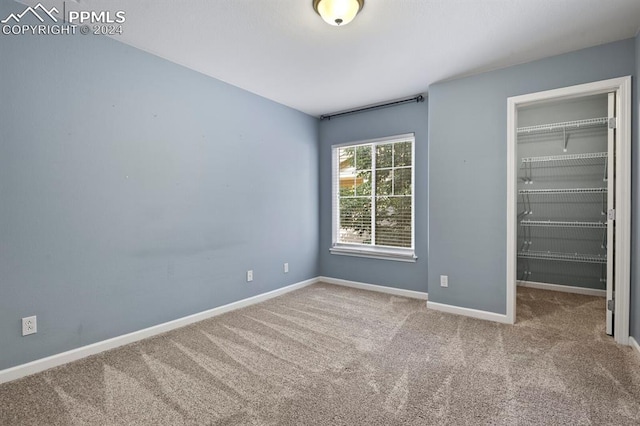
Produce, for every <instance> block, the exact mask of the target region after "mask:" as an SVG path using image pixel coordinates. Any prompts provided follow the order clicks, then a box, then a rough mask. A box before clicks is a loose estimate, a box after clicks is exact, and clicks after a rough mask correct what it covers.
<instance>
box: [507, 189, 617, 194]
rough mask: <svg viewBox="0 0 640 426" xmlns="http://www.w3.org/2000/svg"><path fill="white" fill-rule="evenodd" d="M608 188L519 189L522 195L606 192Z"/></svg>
mask: <svg viewBox="0 0 640 426" xmlns="http://www.w3.org/2000/svg"><path fill="white" fill-rule="evenodd" d="M606 193H607V188H555V189H553V188H552V189H519V190H518V194H521V195H555V194H606Z"/></svg>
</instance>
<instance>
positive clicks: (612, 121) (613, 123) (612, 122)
mask: <svg viewBox="0 0 640 426" xmlns="http://www.w3.org/2000/svg"><path fill="white" fill-rule="evenodd" d="M616 125H617V120H616V118H615V117H611V118H610V119H609V128H610V129H615V128H616Z"/></svg>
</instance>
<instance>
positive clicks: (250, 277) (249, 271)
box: [247, 269, 253, 283]
mask: <svg viewBox="0 0 640 426" xmlns="http://www.w3.org/2000/svg"><path fill="white" fill-rule="evenodd" d="M251 281H253V269H250V270H248V271H247V282H248V283H250V282H251Z"/></svg>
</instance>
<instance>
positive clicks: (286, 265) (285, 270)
mask: <svg viewBox="0 0 640 426" xmlns="http://www.w3.org/2000/svg"><path fill="white" fill-rule="evenodd" d="M288 272H289V264H288V263H285V264H284V273H285V274H286V273H288Z"/></svg>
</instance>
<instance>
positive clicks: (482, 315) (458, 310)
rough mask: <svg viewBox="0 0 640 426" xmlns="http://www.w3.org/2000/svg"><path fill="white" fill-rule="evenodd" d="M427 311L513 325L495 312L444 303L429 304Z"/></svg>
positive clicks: (502, 315) (504, 316)
mask: <svg viewBox="0 0 640 426" xmlns="http://www.w3.org/2000/svg"><path fill="white" fill-rule="evenodd" d="M427 309H433V310H434V311H440V312H446V313H448V314H456V315H463V316H465V317H471V318H477V319H482V320H487V321H494V322H500V323H503V324H511V322H510V321H509V320H508V319H507V316H506V315H504V314H496V313H495V312H488V311H480V310H478V309H471V308H462V307H460V306H453V305H446V304H444V303H436V302H427Z"/></svg>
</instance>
